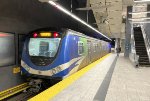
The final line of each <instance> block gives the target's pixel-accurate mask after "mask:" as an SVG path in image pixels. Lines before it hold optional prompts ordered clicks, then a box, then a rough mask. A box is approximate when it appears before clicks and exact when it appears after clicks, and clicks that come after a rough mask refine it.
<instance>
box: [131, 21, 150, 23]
mask: <svg viewBox="0 0 150 101" xmlns="http://www.w3.org/2000/svg"><path fill="white" fill-rule="evenodd" d="M130 23H133V24H140V23H141V24H143V23H150V21H130Z"/></svg>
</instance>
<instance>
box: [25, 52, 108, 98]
mask: <svg viewBox="0 0 150 101" xmlns="http://www.w3.org/2000/svg"><path fill="white" fill-rule="evenodd" d="M110 54H111V53H109V54H107V55H106V56H104V57H102V58H100V59H99V60H97V61H95V62H93V63H92V64H90V65H88V66H86V67H84V68H83V69H81V70H80V71H78V72H76V73H74V74H72V75H71V76H69V77H67V78H66V79H64V80H62V81H61V82H59V83H57V84H55V85H54V86H52V87H50V88H48V89H47V90H45V91H43V92H42V93H40V94H38V95H36V96H35V97H33V98H31V99H29V100H28V101H50V100H51V99H52V98H53V97H54V96H56V95H57V94H58V93H60V92H61V91H62V90H63V89H65V88H66V87H68V86H69V85H71V84H72V83H73V82H74V81H75V80H77V79H78V78H79V77H81V76H82V75H83V74H85V73H86V72H87V71H89V70H91V69H92V68H93V67H95V66H96V65H97V64H98V63H99V62H101V61H102V60H104V59H105V58H107V57H108V56H109V55H110Z"/></svg>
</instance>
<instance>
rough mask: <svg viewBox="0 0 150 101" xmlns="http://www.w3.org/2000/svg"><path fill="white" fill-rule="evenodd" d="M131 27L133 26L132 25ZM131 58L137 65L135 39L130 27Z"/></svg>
mask: <svg viewBox="0 0 150 101" xmlns="http://www.w3.org/2000/svg"><path fill="white" fill-rule="evenodd" d="M132 28H133V27H132ZM131 47H132V48H131V57H130V58H131V60H132V62H133V63H134V65H135V67H138V66H139V55H137V54H136V49H135V39H134V30H133V29H132V33H131Z"/></svg>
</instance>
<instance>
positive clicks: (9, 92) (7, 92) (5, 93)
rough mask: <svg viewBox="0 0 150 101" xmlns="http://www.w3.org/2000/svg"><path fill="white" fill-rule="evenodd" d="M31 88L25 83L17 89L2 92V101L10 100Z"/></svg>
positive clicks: (0, 96) (0, 97) (0, 93)
mask: <svg viewBox="0 0 150 101" xmlns="http://www.w3.org/2000/svg"><path fill="white" fill-rule="evenodd" d="M29 87H30V86H29V85H28V83H23V84H21V85H18V86H16V87H13V88H10V89H8V90H5V91H2V92H0V101H1V100H3V99H5V98H8V97H10V96H12V95H14V94H16V93H19V92H21V91H23V90H25V89H27V88H29Z"/></svg>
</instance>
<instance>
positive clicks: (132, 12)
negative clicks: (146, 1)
mask: <svg viewBox="0 0 150 101" xmlns="http://www.w3.org/2000/svg"><path fill="white" fill-rule="evenodd" d="M147 13H150V11H146V12H129V13H128V14H147Z"/></svg>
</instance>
